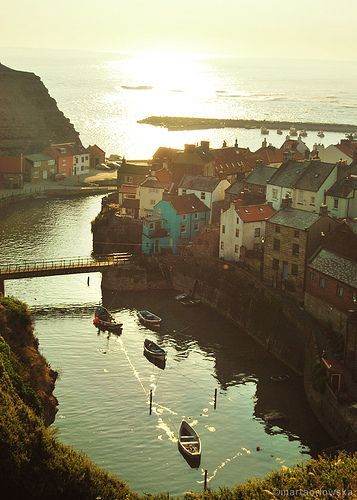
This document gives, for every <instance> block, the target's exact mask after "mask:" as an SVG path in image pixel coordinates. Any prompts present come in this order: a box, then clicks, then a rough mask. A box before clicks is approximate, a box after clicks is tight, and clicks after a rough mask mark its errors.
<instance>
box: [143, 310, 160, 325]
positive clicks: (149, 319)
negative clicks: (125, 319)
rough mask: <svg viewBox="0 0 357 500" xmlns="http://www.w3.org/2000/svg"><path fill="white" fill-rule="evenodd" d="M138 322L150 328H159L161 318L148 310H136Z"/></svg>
mask: <svg viewBox="0 0 357 500" xmlns="http://www.w3.org/2000/svg"><path fill="white" fill-rule="evenodd" d="M138 318H139V321H140V323H142V324H143V325H145V326H148V327H150V328H160V325H161V321H162V319H161V318H159V316H156V314H153V313H152V312H150V311H138Z"/></svg>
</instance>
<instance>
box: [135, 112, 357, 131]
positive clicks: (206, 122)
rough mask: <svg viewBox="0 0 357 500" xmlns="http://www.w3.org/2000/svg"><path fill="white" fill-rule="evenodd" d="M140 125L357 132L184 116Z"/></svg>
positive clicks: (309, 124) (347, 126) (332, 127)
mask: <svg viewBox="0 0 357 500" xmlns="http://www.w3.org/2000/svg"><path fill="white" fill-rule="evenodd" d="M138 123H143V124H147V125H154V126H156V127H165V128H167V129H168V130H199V129H207V128H247V129H255V128H257V129H259V128H261V127H266V128H268V129H276V130H277V129H282V130H289V129H290V127H295V128H296V129H297V130H309V131H319V130H323V131H325V132H341V133H347V132H348V133H351V132H355V131H356V130H357V125H352V124H351V123H349V124H344V123H312V122H289V121H268V120H243V119H228V118H227V119H226V118H193V117H183V116H149V117H148V118H143V119H142V120H138Z"/></svg>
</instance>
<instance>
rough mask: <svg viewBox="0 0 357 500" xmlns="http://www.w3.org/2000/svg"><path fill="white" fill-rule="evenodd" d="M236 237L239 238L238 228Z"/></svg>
mask: <svg viewBox="0 0 357 500" xmlns="http://www.w3.org/2000/svg"><path fill="white" fill-rule="evenodd" d="M236 238H239V229H236Z"/></svg>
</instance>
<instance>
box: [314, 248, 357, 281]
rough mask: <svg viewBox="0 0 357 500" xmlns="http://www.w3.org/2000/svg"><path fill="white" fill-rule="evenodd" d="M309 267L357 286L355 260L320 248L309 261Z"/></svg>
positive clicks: (356, 263) (356, 265) (356, 262)
mask: <svg viewBox="0 0 357 500" xmlns="http://www.w3.org/2000/svg"><path fill="white" fill-rule="evenodd" d="M309 267H310V268H312V269H315V270H316V271H319V272H320V273H323V274H325V275H326V276H331V277H332V278H334V279H336V280H337V281H340V282H341V283H345V284H346V285H349V286H351V287H353V288H357V261H356V260H355V261H353V260H350V259H347V258H346V257H343V256H341V255H338V254H336V253H334V252H331V251H330V250H327V249H326V248H322V249H321V250H320V251H319V252H318V254H317V255H316V256H315V257H314V258H313V259H312V260H311V261H310V262H309Z"/></svg>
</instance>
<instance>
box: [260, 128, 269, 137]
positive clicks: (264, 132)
mask: <svg viewBox="0 0 357 500" xmlns="http://www.w3.org/2000/svg"><path fill="white" fill-rule="evenodd" d="M260 133H261V134H263V135H268V134H269V130H268V129H267V128H266V127H262V128H261V129H260Z"/></svg>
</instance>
